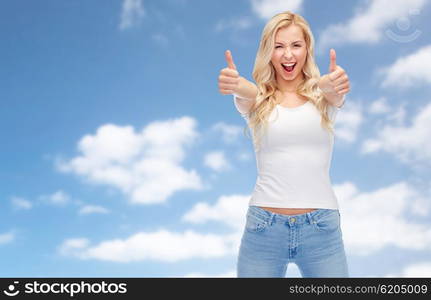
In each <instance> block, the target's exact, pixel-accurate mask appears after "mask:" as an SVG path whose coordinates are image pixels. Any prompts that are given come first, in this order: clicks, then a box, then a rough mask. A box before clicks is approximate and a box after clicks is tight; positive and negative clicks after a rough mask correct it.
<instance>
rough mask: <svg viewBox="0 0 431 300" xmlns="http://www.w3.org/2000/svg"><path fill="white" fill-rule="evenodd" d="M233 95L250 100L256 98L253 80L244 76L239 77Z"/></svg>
mask: <svg viewBox="0 0 431 300" xmlns="http://www.w3.org/2000/svg"><path fill="white" fill-rule="evenodd" d="M235 96H238V97H240V98H245V99H250V100H256V96H257V86H256V85H255V84H254V83H253V82H251V81H248V80H247V79H245V78H244V77H240V78H239V86H238V90H237V92H236V93H235Z"/></svg>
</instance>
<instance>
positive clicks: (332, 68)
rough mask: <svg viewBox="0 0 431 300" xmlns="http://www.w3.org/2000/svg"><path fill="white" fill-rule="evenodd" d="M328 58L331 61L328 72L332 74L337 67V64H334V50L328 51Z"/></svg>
mask: <svg viewBox="0 0 431 300" xmlns="http://www.w3.org/2000/svg"><path fill="white" fill-rule="evenodd" d="M329 56H330V59H331V63H330V64H329V72H334V71H335V68H336V66H337V62H336V58H337V55H336V53H335V50H334V49H331V50H330V52H329Z"/></svg>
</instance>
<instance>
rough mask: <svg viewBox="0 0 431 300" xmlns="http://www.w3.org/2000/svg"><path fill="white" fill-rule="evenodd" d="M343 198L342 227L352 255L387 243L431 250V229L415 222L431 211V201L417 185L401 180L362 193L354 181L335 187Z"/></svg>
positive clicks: (369, 250)
mask: <svg viewBox="0 0 431 300" xmlns="http://www.w3.org/2000/svg"><path fill="white" fill-rule="evenodd" d="M334 190H335V194H336V195H337V198H338V199H339V203H340V212H341V223H342V225H341V228H342V231H343V239H344V242H345V244H346V249H347V250H348V251H349V252H350V253H351V254H357V255H369V254H372V253H373V252H376V251H379V250H380V249H382V248H383V247H385V246H395V247H398V248H403V249H409V250H418V251H420V250H431V229H430V228H429V226H428V225H426V224H419V223H415V222H414V221H412V220H415V219H418V218H417V217H413V218H409V216H418V217H426V216H428V215H429V213H430V205H429V201H428V200H427V199H426V197H423V196H422V195H420V194H419V193H418V192H417V191H416V189H415V187H414V186H411V185H409V184H407V183H405V182H399V183H395V184H392V185H390V186H387V187H382V188H380V189H377V190H375V191H370V192H360V191H359V190H358V189H357V188H356V186H355V185H354V184H353V183H351V182H346V183H344V184H339V185H335V186H334ZM400 237H402V238H400Z"/></svg>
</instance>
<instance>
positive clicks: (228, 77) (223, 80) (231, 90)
mask: <svg viewBox="0 0 431 300" xmlns="http://www.w3.org/2000/svg"><path fill="white" fill-rule="evenodd" d="M225 57H226V63H227V67H226V68H224V69H222V70H221V71H220V75H219V77H218V89H219V91H220V93H221V94H223V95H229V94H235V93H236V91H237V90H238V86H239V80H240V77H239V73H238V71H237V70H236V66H235V64H234V62H233V58H232V54H231V53H230V51H229V50H227V51H226V52H225Z"/></svg>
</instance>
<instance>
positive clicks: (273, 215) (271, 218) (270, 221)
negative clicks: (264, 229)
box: [269, 212, 275, 226]
mask: <svg viewBox="0 0 431 300" xmlns="http://www.w3.org/2000/svg"><path fill="white" fill-rule="evenodd" d="M274 220H275V213H273V212H271V216H270V219H269V225H270V226H272V224H273V223H274Z"/></svg>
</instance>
